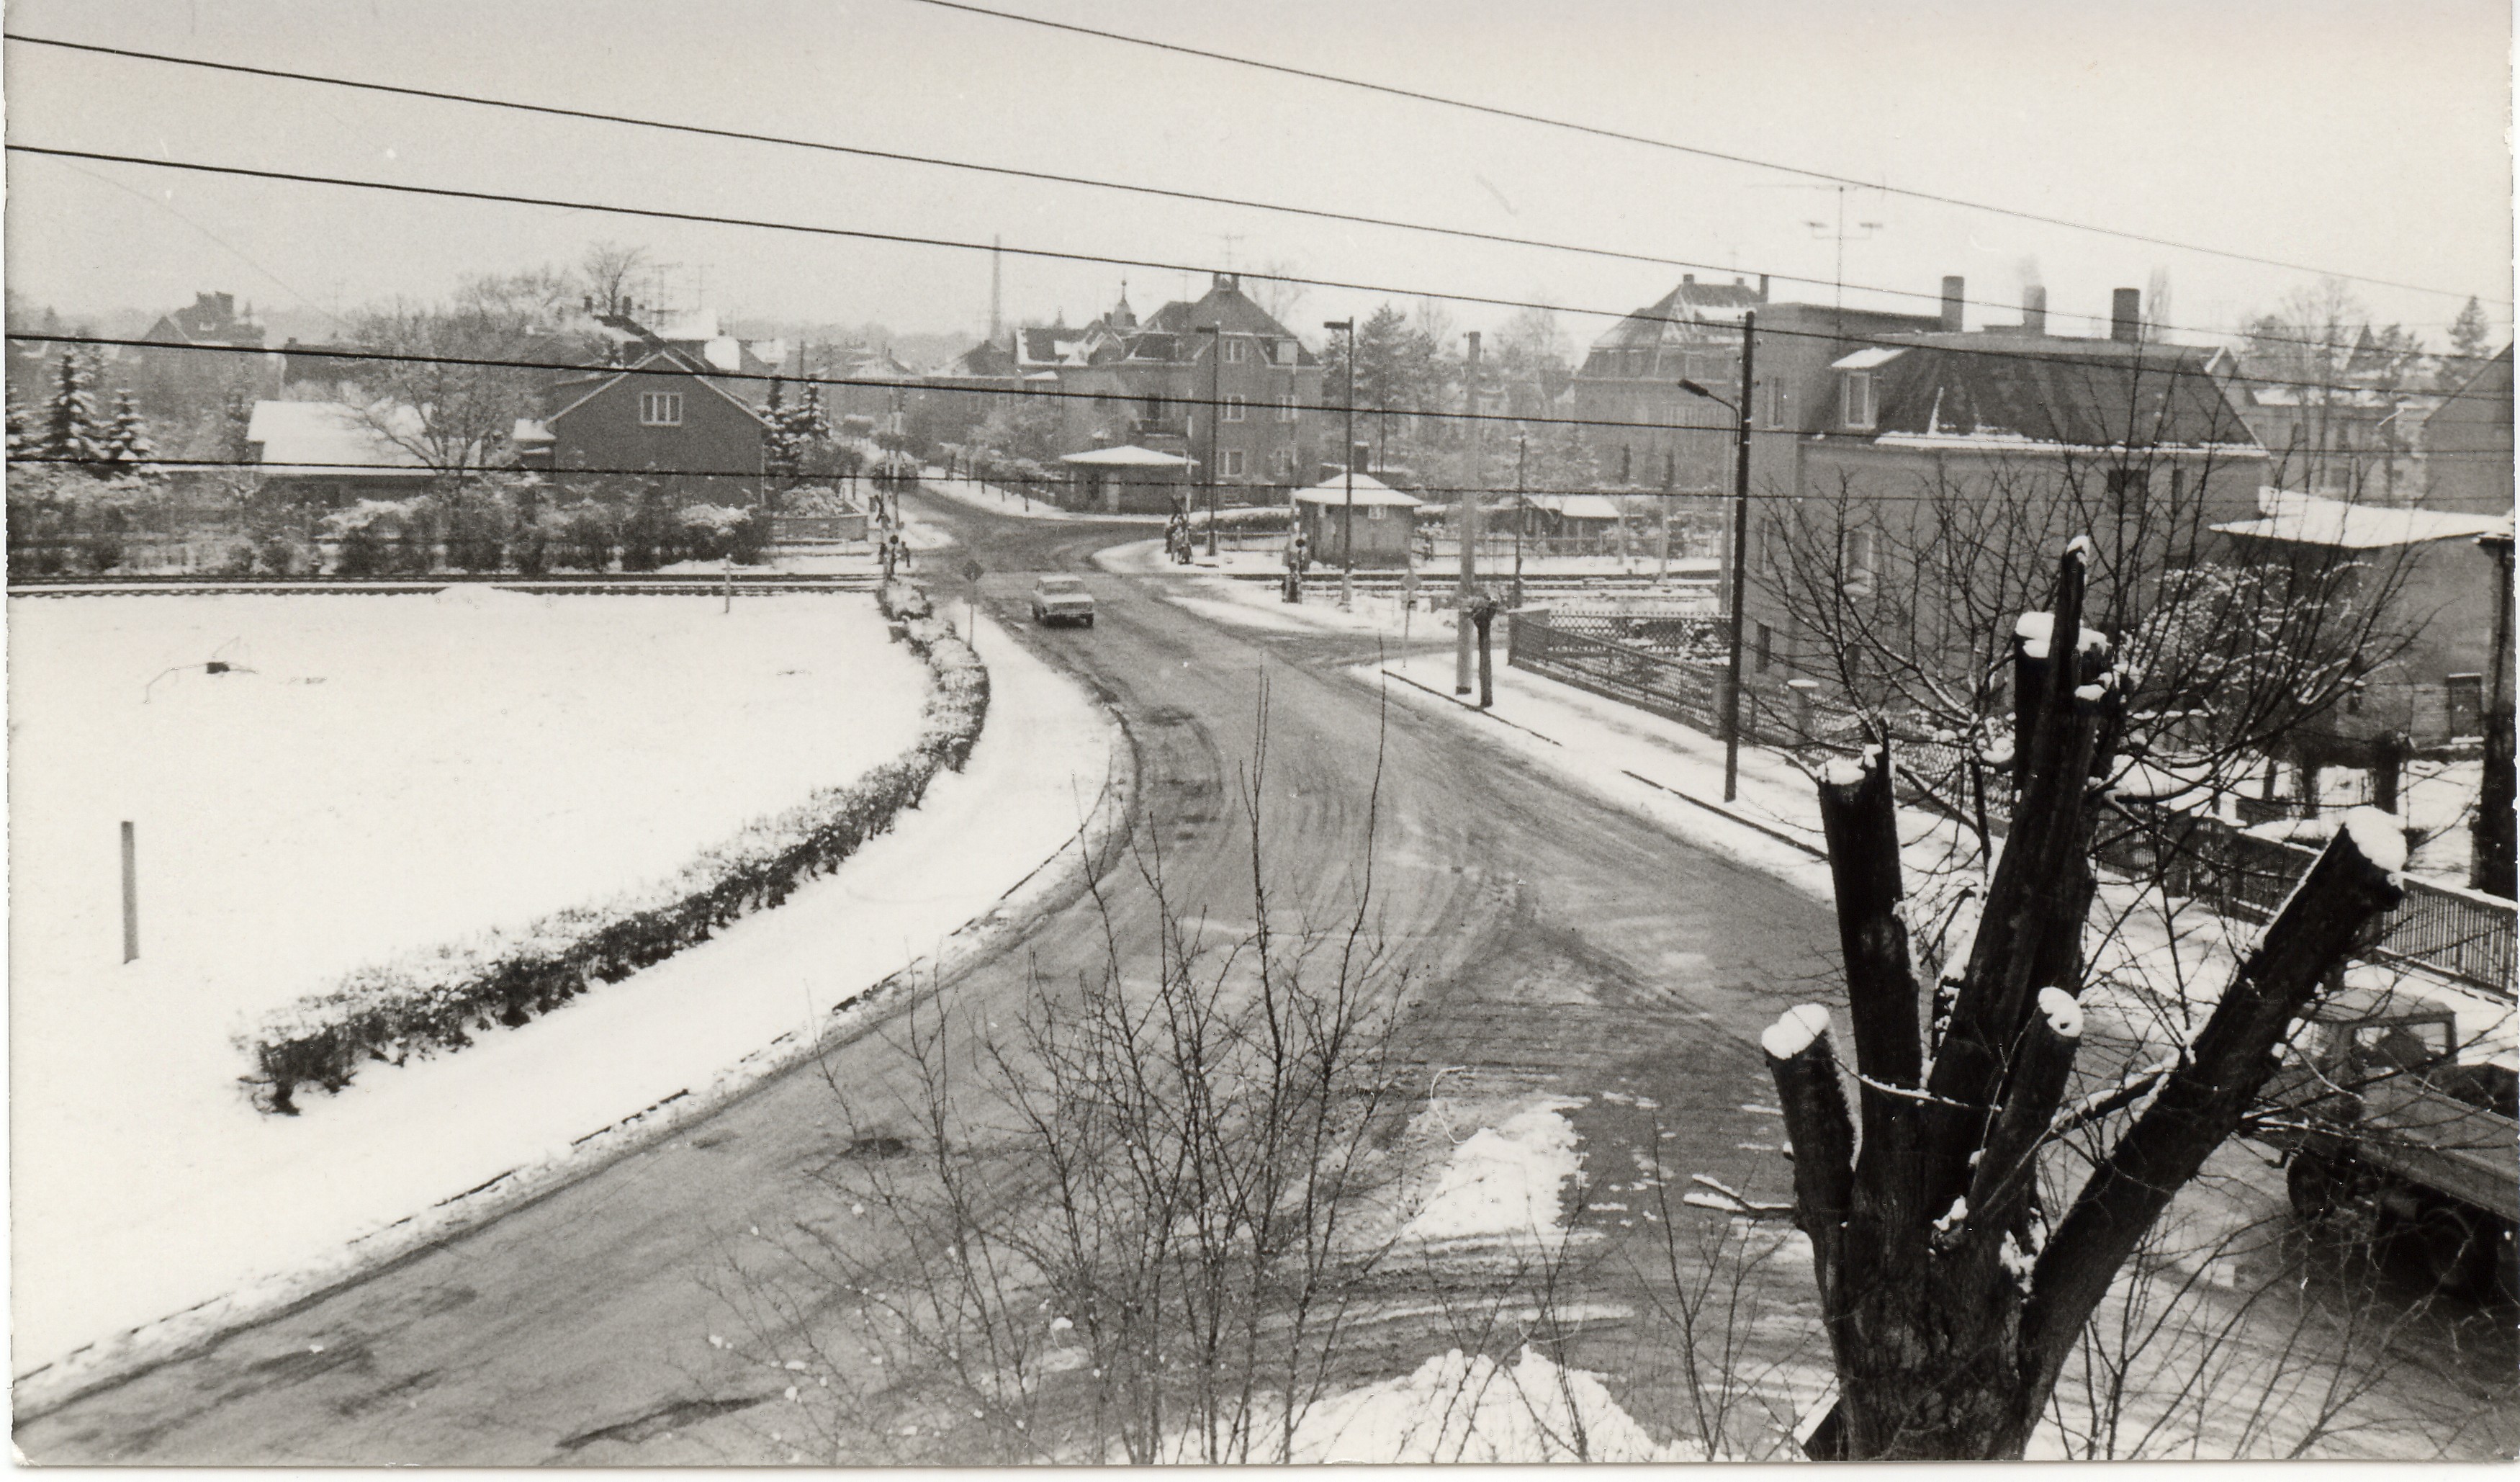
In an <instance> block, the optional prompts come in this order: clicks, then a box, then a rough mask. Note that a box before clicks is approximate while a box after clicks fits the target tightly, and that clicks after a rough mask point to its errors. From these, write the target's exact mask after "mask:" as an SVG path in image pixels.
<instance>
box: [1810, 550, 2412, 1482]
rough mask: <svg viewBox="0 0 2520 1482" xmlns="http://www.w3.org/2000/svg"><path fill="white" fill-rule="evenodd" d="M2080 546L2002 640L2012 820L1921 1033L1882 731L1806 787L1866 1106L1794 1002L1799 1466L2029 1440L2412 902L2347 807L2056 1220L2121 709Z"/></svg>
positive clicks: (2399, 855) (2363, 816)
mask: <svg viewBox="0 0 2520 1482" xmlns="http://www.w3.org/2000/svg"><path fill="white" fill-rule="evenodd" d="M2083 562H2084V556H2083V552H2082V550H2081V549H2080V543H2078V544H2077V547H2076V548H2074V549H2069V550H2068V551H2067V553H2066V554H2065V556H2064V558H2063V559H2062V561H2061V562H2060V564H2059V568H2058V573H2057V583H2056V596H2055V603H2054V606H2053V607H2052V609H2051V610H2050V611H2049V612H2048V613H2047V614H2045V615H2044V628H2043V624H2042V617H2041V615H2039V614H2033V615H2032V616H2029V617H2025V618H2024V619H2023V621H2022V622H2021V624H2020V625H2019V627H2018V628H2017V630H2016V637H2015V640H2014V659H2013V664H2014V684H2015V695H2016V705H2017V711H2016V715H2017V728H2016V731H2015V737H2014V750H2015V767H2016V774H2015V775H2016V780H2017V784H2018V786H2019V798H2018V802H2017V806H2016V807H2015V809H2014V813H2013V823H2012V830H2011V832H2010V833H2009V834H2008V835H2007V836H2006V838H2005V839H2004V842H2003V852H2002V854H2001V856H2000V857H1999V859H1998V861H1997V864H1996V868H1995V872H1994V877H1993V879H1992V880H1991V881H1990V883H1989V886H1988V889H1987V896H1986V901H1985V905H1984V910H1983V913H1982V916H1981V919H1980V923H1979V927H1978V931H1977V934H1976V936H1975V938H1974V939H1973V941H1972V943H1971V945H1970V948H1969V951H1968V953H1967V955H1966V959H1965V962H1964V963H1963V964H1960V965H1958V966H1957V969H1956V970H1955V971H1954V972H1953V973H1952V975H1951V976H1950V977H1949V978H1947V980H1946V982H1945V983H1944V984H1943V985H1942V987H1941V990H1940V991H1939V992H1938V993H1937V994H1936V995H1935V996H1934V1000H1933V1002H1934V1005H1935V1010H1934V1012H1935V1021H1934V1022H1932V1023H1931V1024H1929V1025H1920V1023H1919V1002H1920V1000H1921V999H1922V998H1923V997H1924V995H1923V992H1922V989H1921V986H1920V985H1919V983H1918V982H1917V980H1916V977H1915V973H1914V969H1913V966H1912V961H1911V958H1910V953H1909V940H1908V929H1907V926H1906V924H1905V922H1904V921H1902V919H1901V916H1900V909H1899V903H1900V898H1901V896H1902V894H1903V885H1902V880H1901V869H1900V859H1899V832H1898V813H1897V803H1896V800H1895V798H1894V796H1893V792H1892V786H1891V785H1892V772H1891V766H1892V763H1891V758H1890V755H1889V750H1888V746H1887V744H1886V742H1885V743H1882V744H1876V745H1873V746H1871V747H1869V748H1868V749H1867V751H1866V752H1865V754H1864V756H1863V757H1862V758H1861V759H1860V760H1858V761H1852V762H1843V763H1839V764H1837V765H1836V766H1834V767H1833V768H1831V769H1830V771H1829V772H1828V773H1827V774H1826V775H1825V776H1824V777H1823V780H1822V783H1821V786H1820V800H1821V814H1822V819H1823V825H1824V827H1825V830H1826V834H1827V840H1828V852H1829V866H1830V873H1831V876H1832V877H1833V880H1834V883H1835V886H1836V896H1837V915H1838V934H1839V942H1840V948H1841V951H1842V954H1843V956H1844V958H1845V964H1846V982H1847V1010H1848V1016H1849V1019H1850V1021H1851V1023H1852V1027H1853V1033H1854V1043H1855V1054H1856V1064H1855V1066H1854V1069H1855V1071H1856V1077H1857V1082H1856V1110H1855V1111H1854V1112H1853V1113H1850V1111H1849V1108H1848V1104H1847V1100H1846V1097H1845V1092H1844V1088H1843V1086H1842V1084H1841V1082H1840V1079H1839V1065H1838V1062H1837V1060H1836V1056H1835V1053H1834V1050H1833V1048H1832V1046H1831V1043H1830V1037H1829V1018H1828V1012H1827V1010H1825V1009H1824V1008H1823V1007H1822V1006H1819V1005H1809V1004H1807V1005H1804V1006H1802V1007H1800V1008H1798V1009H1795V1010H1791V1011H1789V1012H1788V1013H1787V1014H1786V1015H1785V1016H1784V1017H1783V1018H1781V1019H1779V1020H1778V1022H1777V1024H1776V1025H1775V1027H1773V1028H1772V1029H1770V1030H1769V1032H1768V1034H1767V1037H1766V1040H1765V1048H1766V1050H1767V1053H1768V1061H1769V1069H1770V1071H1771V1073H1772V1074H1773V1075H1774V1077H1775V1080H1776V1085H1777V1091H1778V1098H1779V1100H1780V1103H1781V1105H1782V1108H1783V1110H1784V1113H1785V1127H1786V1133H1787V1135H1788V1136H1789V1137H1790V1138H1791V1140H1792V1143H1793V1155H1794V1194H1795V1208H1796V1221H1797V1223H1798V1224H1799V1225H1800V1226H1801V1227H1802V1229H1803V1230H1804V1231H1805V1232H1806V1233H1807V1234H1808V1235H1810V1236H1811V1241H1812V1249H1813V1257H1814V1260H1813V1266H1814V1272H1815V1278H1816V1280H1817V1281H1818V1283H1819V1287H1820V1296H1821V1306H1822V1314H1823V1323H1824V1324H1825V1325H1826V1328H1827V1333H1828V1338H1829V1342H1830V1346H1831V1351H1832V1353H1833V1354H1834V1356H1835V1361H1836V1367H1837V1376H1838V1401H1837V1410H1836V1412H1835V1414H1834V1415H1831V1416H1829V1417H1828V1418H1827V1419H1826V1420H1825V1421H1824V1422H1823V1423H1822V1424H1820V1425H1818V1426H1816V1427H1815V1428H1814V1430H1813V1432H1812V1439H1811V1440H1810V1441H1809V1442H1807V1445H1808V1446H1809V1448H1810V1449H1811V1451H1812V1453H1813V1455H1814V1456H1815V1457H1816V1458H1824V1459H1832V1460H1834V1459H1897V1458H1910V1459H1941V1460H1980V1459H2001V1458H2011V1457H2019V1456H2020V1455H2021V1454H2022V1451H2023V1449H2024V1448H2025V1447H2026V1446H2027V1445H2028V1443H2029V1439H2030V1435H2031V1431H2032V1429H2033V1428H2034V1427H2035V1425H2036V1424H2037V1422H2038V1418H2039V1416H2040V1415H2041V1413H2042V1412H2043V1411H2044V1410H2045V1408H2046V1406H2047V1402H2048V1394H2049V1392H2050V1391H2051V1390H2052V1389H2053V1388H2054V1386H2055V1383H2056V1378H2057V1374H2058V1373H2059V1371H2060V1370H2061V1369H2062V1367H2063V1365H2064V1362H2065V1359H2066V1357H2067V1355H2068V1354H2069V1353H2070V1352H2071V1351H2072V1349H2073V1346H2074V1343H2075V1341H2076V1340H2077V1338H2078V1336H2079V1334H2080V1333H2081V1331H2082V1328H2083V1325H2084V1323H2085V1321H2086V1320H2087V1319H2088V1318H2089V1317H2090V1316H2091V1314H2092V1312H2093V1309H2094V1308H2095V1307H2096V1306H2097V1305H2098V1303H2099V1301H2100V1299H2101V1297H2102V1296H2103V1295H2104V1294H2105V1293H2106V1291H2107V1290H2108V1287H2109V1284H2110V1282H2111V1280H2113V1279H2114V1278H2115V1276H2116V1274H2117V1271H2118V1269H2119V1267H2120V1266H2121V1265H2122V1264H2123V1263H2124V1262H2125V1260H2126V1258H2127V1256H2128V1254H2129V1253H2130V1252H2131V1251H2133V1250H2134V1248H2135V1246H2136V1244H2137V1241H2138V1239H2139V1238H2140V1237H2141V1236H2142V1235H2143V1234H2144V1232H2145V1231H2146V1230H2147V1229H2149V1228H2150V1227H2151V1225H2152V1224H2153V1222H2154V1221H2155V1220H2156V1219H2157V1218H2158V1217H2159V1216H2160V1214H2161V1212H2162V1210H2163V1209H2164V1208H2165V1207H2167V1205H2168V1204H2169V1202H2170V1200H2171V1198H2172V1196H2173V1195H2175V1194H2176V1193H2177V1191H2178V1190H2180V1188H2182V1187H2183V1185H2185V1184H2186V1182H2187V1181H2188V1180H2189V1179H2190V1178H2192V1177H2193V1176H2194V1175H2195V1173H2196V1171H2197V1169H2198V1168H2199V1167H2200V1166H2201V1165H2202V1164H2203V1162H2204V1160H2205V1158H2206V1156H2207V1155H2208V1154H2210V1153H2211V1152H2212V1151H2213V1150H2214V1149H2215V1148H2216V1147H2217V1146H2219V1145H2221V1144H2222V1143H2223V1142H2224V1140H2225V1139H2227V1138H2228V1137H2229V1136H2230V1135H2231V1134H2232V1133H2233V1132H2234V1131H2235V1130H2236V1129H2237V1127H2238V1126H2239V1123H2240V1119H2241V1116H2242V1114H2243V1112H2244V1111H2245V1110H2246V1109H2247V1107H2248V1105H2249V1103H2250V1101H2251V1100H2252V1099H2253V1098H2255V1096H2256V1095H2257V1093H2258V1091H2259V1089H2260V1088H2261V1086H2262V1085H2263V1084H2264V1082H2265V1080H2266V1078H2267V1076H2268V1074H2269V1072H2270V1071H2271V1070H2272V1069H2273V1065H2274V1059H2273V1052H2274V1050H2275V1047H2276V1044H2277V1042H2278V1041H2279V1040H2280V1039H2281V1037H2282V1035H2283V1033H2284V1030H2285V1026H2286V1025H2287V1024H2289V1023H2290V1022H2291V1021H2292V1020H2293V1019H2294V1018H2296V1017H2297V1016H2299V1015H2300V1014H2301V1013H2302V1011H2303V1010H2304V1009H2305V1008H2306V1007H2307V1006H2308V1005H2309V1003H2310V1002H2311V1000H2312V998H2313V997H2314V996H2315V995H2316V994H2317V992H2318V988H2319V985H2320V983H2321V981H2322V980H2323V979H2324V978H2325V977H2326V975H2327V974H2328V972H2329V970H2330V969H2331V968H2332V967H2333V966H2336V965H2337V964H2339V963H2341V962H2342V961H2343V960H2344V959H2345V957H2346V956H2347V955H2349V954H2350V953H2351V952H2352V951H2354V950H2355V948H2356V947H2357V946H2358V945H2360V944H2362V943H2363V942H2364V941H2365V940H2366V938H2367V935H2368V933H2369V932H2370V931H2371V930H2372V929H2373V927H2374V926H2375V925H2376V923H2377V921H2378V920H2379V918H2380V917H2381V916H2382V915H2384V914H2385V913H2386V912H2387V911H2388V910H2389V909H2390V908H2392V907H2393V906H2395V905H2396V904H2397V902H2398V900H2399V899H2400V897H2401V894H2402V892H2401V889H2400V886H2399V884H2398V880H2397V874H2396V872H2397V871H2398V869H2399V868H2401V867H2402V866H2403V864H2404V841H2403V837H2402V836H2401V835H2399V834H2397V833H2396V832H2395V820H2391V819H2387V817H2386V815H2382V814H2377V813H2374V812H2371V811H2369V810H2360V812H2359V813H2358V816H2357V817H2356V818H2354V819H2352V820H2350V821H2349V824H2348V827H2347V828H2346V829H2344V830H2343V831H2340V832H2339V833H2338V834H2337V836H2336V838H2335V839H2334V840H2333V841H2332V842H2331V843H2330V844H2329V845H2328V847H2327V850H2326V852H2325V853H2323V854H2322V855H2321V856H2320V857H2319V860H2318V864H2317V865H2316V866H2315V867H2314V868H2313V869H2312V871H2311V872H2310V874H2309V876H2307V877H2306V878H2305V879H2304V880H2303V881H2302V884H2301V886H2300V888H2299V889H2298V890H2296V891H2295V892H2294V894H2293V897H2292V899H2291V900H2290V901H2289V902H2287V903H2286V905H2285V906H2284V908H2283V910H2282V911H2281V912H2279V913H2278V914H2277V916H2276V918H2275V920H2274V921H2273V922H2271V923H2270V924H2269V925H2268V927H2267V929H2266V932H2265V935H2264V937H2263V939H2262V941H2261V944H2260V945H2259V946H2258V948H2257V949H2256V950H2255V951H2254V952H2252V953H2251V954H2250V955H2249V957H2248V959H2247V961H2246V962H2244V963H2243V964H2242V965H2241V966H2240V968H2239V971H2238V973H2237V974H2236V976H2235V978H2234V980H2233V982H2232V983H2231V985H2230V987H2229V988H2228V989H2227V990H2226V991H2225V993H2224V995H2223V999H2222V1002H2221V1003H2220V1004H2219V1005H2218V1006H2217V1007H2216V1008H2215V1010H2214V1011H2213V1013H2212V1015H2211V1016H2210V1018H2209V1019H2208V1021H2207V1022H2206V1024H2205V1027H2204V1029H2203V1031H2202V1033H2200V1034H2199V1035H2198V1036H2196V1038H2195V1039H2194V1041H2193V1042H2192V1043H2191V1044H2190V1045H2188V1046H2187V1047H2186V1048H2185V1049H2184V1050H2183V1052H2182V1053H2181V1055H2180V1057H2179V1059H2178V1060H2177V1062H2176V1064H2175V1066H2174V1067H2173V1068H2172V1069H2171V1070H2170V1071H2169V1072H2168V1073H2167V1074H2166V1075H2165V1076H2163V1077H2161V1078H2160V1079H2159V1081H2158V1082H2157V1084H2156V1088H2155V1090H2154V1093H2153V1094H2152V1095H2151V1097H2150V1098H2149V1099H2148V1100H2146V1101H2144V1102H2142V1103H2140V1105H2141V1109H2140V1110H2139V1111H2138V1112H2137V1113H2136V1114H2135V1116H2134V1117H2133V1119H2132V1121H2131V1123H2130V1124H2129V1125H2127V1126H2126V1127H2125V1128H2124V1130H2123V1131H2122V1133H2121V1134H2120V1136H2119V1137H2118V1139H2117V1141H2116V1143H2115V1145H2113V1146H2112V1147H2111V1148H2110V1150H2109V1151H2108V1152H2107V1153H2106V1154H2105V1155H2104V1156H2102V1157H2101V1158H2100V1159H2099V1161H2098V1164H2097V1166H2096V1167H2095V1168H2094V1169H2093V1173H2092V1174H2091V1176H2090V1178H2089V1180H2088V1181H2087V1182H2086V1183H2085V1184H2084V1186H2083V1188H2082V1190H2081V1192H2080V1193H2079V1194H2078V1195H2077V1197H2076V1198H2075V1199H2074V1201H2073V1203H2072V1205H2071V1206H2070V1207H2069V1208H2068V1209H2067V1210H2066V1212H2065V1213H2064V1215H2063V1217H2062V1218H2061V1219H2059V1220H2056V1221H2054V1222H2052V1233H2051V1222H2050V1221H2049V1219H2048V1215H2047V1213H2046V1212H2045V1211H2043V1210H2042V1209H2041V1208H2040V1204H2039V1196H2038V1177H2037V1175H2038V1170H2039V1166H2040V1161H2041V1155H2042V1153H2043V1151H2044V1150H2045V1149H2046V1147H2047V1146H2048V1145H2049V1144H2050V1143H2051V1142H2052V1141H2053V1140H2054V1137H2055V1136H2056V1134H2057V1131H2058V1113H2059V1107H2060V1103H2061V1102H2062V1100H2063V1098H2064V1095H2065V1090H2066V1085H2067V1081H2068V1079H2069V1077H2070V1075H2071V1073H2072V1071H2073V1068H2074V1058H2075V1054H2076V1051H2077V1049H2078V1048H2079V1045H2080V1040H2081V1035H2082V1010H2081V1007H2080V1004H2079V1002H2078V997H2079V994H2080V992H2081V990H2082V986H2083V968H2084V964H2083V950H2082V939H2083V930H2084V924H2085V921H2086V918H2087V917H2088V915H2089V913H2090V908H2091V904H2092V898H2093V890H2094V879H2093V873H2092V863H2091V852H2092V850H2091V844H2092V824H2093V809H2094V806H2095V803H2096V798H2095V796H2094V787H2093V778H2094V777H2095V776H2098V775H2100V774H2102V773H2103V772H2104V771H2105V769H2106V764H2107V762H2108V760H2109V757H2110V754H2111V752H2112V750H2113V748H2114V746H2115V744H2116V740H2117V735H2118V728H2119V726H2120V724H2121V717H2122V705H2121V703H2120V696H2119V687H2118V683H2117V677H2116V675H2115V674H2114V673H2113V672H2111V671H2110V669H2109V651H2108V646H2107V644H2106V642H2105V641H2104V640H2103V639H2102V638H2101V637H2100V635H2098V634H2096V633H2092V632H2089V631H2087V630H2085V629H2084V628H2083V626H2082V597H2083V583H2084V564H2083Z"/></svg>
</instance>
